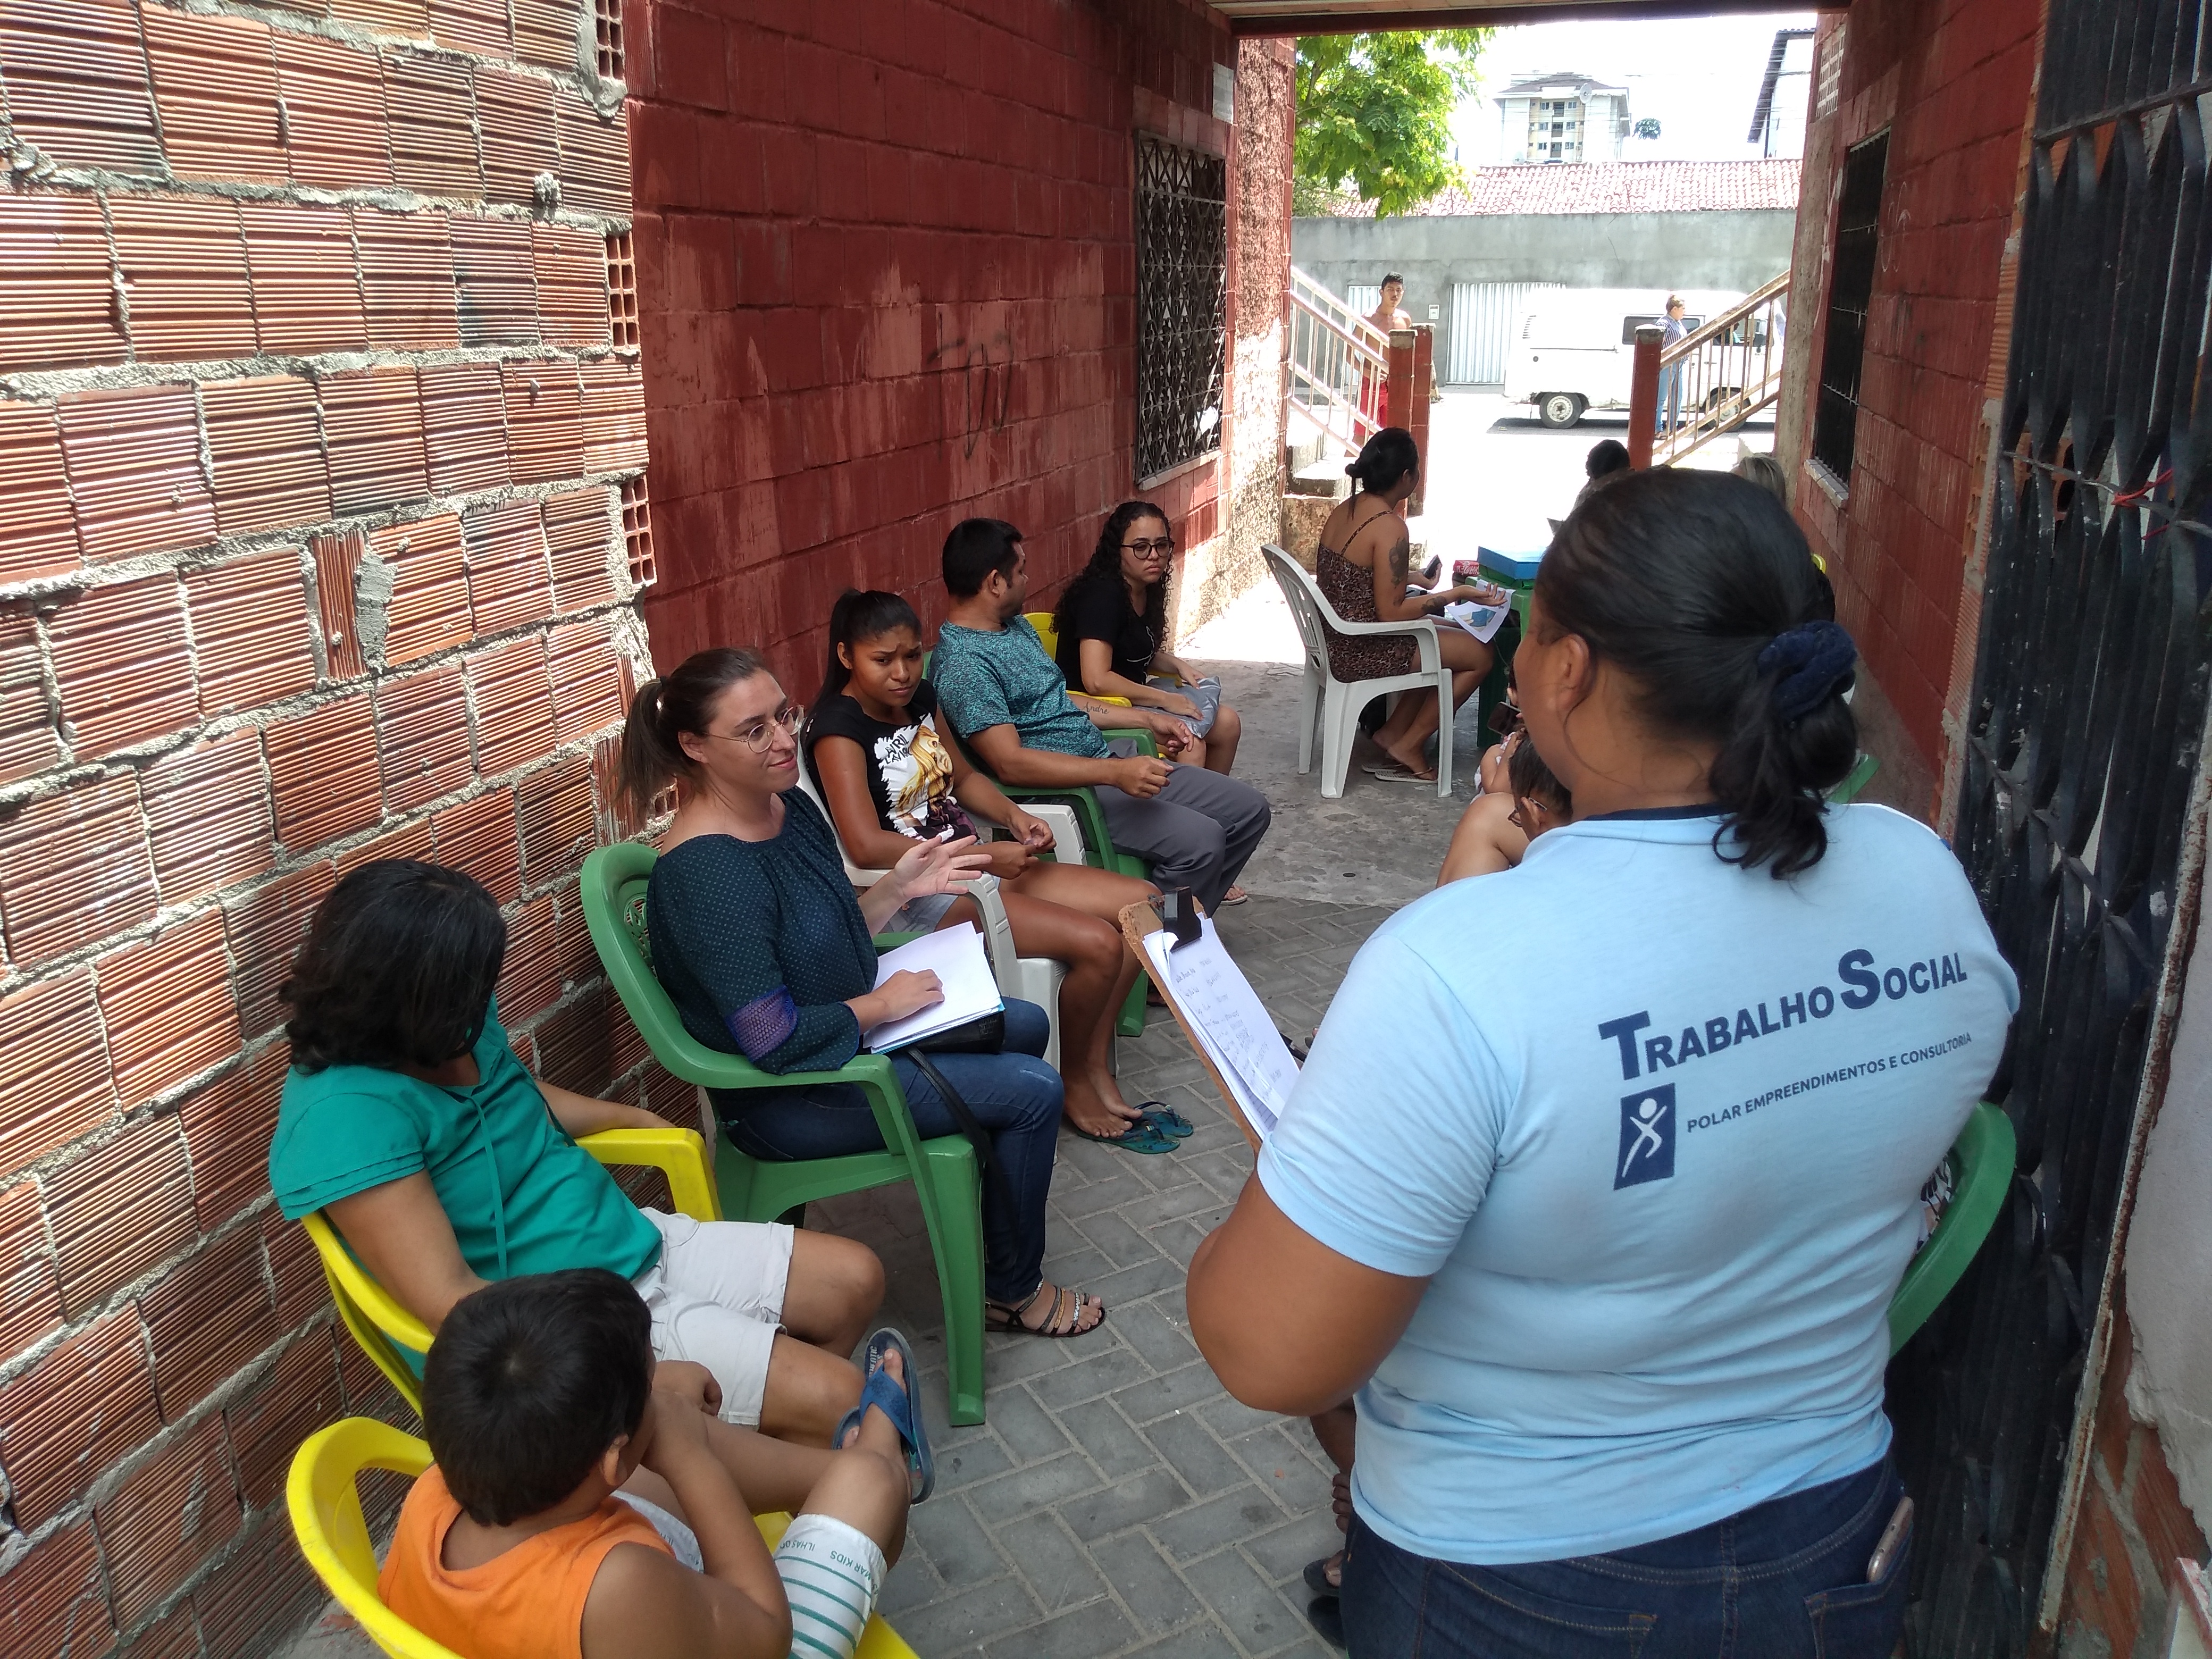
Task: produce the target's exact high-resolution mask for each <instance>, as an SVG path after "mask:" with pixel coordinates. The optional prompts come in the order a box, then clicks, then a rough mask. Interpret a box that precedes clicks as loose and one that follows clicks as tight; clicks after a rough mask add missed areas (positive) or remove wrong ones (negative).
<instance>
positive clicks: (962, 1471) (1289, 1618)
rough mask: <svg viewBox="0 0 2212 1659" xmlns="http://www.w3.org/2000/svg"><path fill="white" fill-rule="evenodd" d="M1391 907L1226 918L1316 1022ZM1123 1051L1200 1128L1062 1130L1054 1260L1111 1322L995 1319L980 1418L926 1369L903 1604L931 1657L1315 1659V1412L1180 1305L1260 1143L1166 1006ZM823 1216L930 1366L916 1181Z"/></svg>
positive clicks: (938, 1317)
mask: <svg viewBox="0 0 2212 1659" xmlns="http://www.w3.org/2000/svg"><path fill="white" fill-rule="evenodd" d="M1388 914H1389V913H1388V911H1387V910H1383V909H1381V908H1372V907H1356V906H1348V905H1339V904H1331V903H1326V902H1316V901H1312V900H1300V899H1288V898H1274V897H1268V896H1260V897H1256V898H1255V899H1254V901H1253V902H1251V903H1250V904H1249V905H1244V906H1240V907H1237V908H1231V909H1230V910H1228V911H1226V912H1225V913H1224V915H1223V917H1222V919H1221V924H1220V925H1221V930H1222V933H1223V936H1224V938H1225V939H1226V940H1227V941H1228V943H1229V945H1230V948H1231V950H1232V951H1234V952H1235V953H1236V954H1237V958H1238V960H1239V961H1240V962H1242V963H1243V964H1244V965H1245V968H1246V969H1247V972H1248V974H1249V977H1250V978H1251V980H1252V981H1253V984H1254V986H1255V988H1257V990H1258V991H1259V993H1260V995H1261V1000H1263V1001H1264V1002H1266V1004H1267V1007H1268V1009H1269V1011H1270V1012H1272V1013H1273V1015H1274V1016H1275V1019H1276V1022H1277V1024H1279V1025H1280V1026H1281V1027H1282V1028H1283V1029H1284V1030H1286V1031H1289V1032H1291V1034H1293V1035H1296V1036H1304V1035H1305V1034H1306V1033H1308V1032H1309V1031H1310V1030H1312V1028H1313V1027H1314V1025H1315V1024H1317V1023H1318V1022H1319V1020H1320V1018H1321V1015H1322V1012H1323V1010H1324V1009H1325V1008H1326V1006H1327V1004H1328V999H1329V996H1330V995H1331V994H1332V993H1333V991H1334V987H1335V985H1336V981H1338V980H1339V979H1340V977H1341V976H1342V975H1343V972H1344V969H1345V968H1346V965H1347V964H1348V963H1350V962H1351V960H1352V952H1353V951H1356V950H1357V949H1358V946H1359V944H1360V941H1361V940H1363V939H1365V938H1366V936H1367V934H1368V933H1370V932H1372V931H1373V929H1374V928H1375V927H1376V925H1377V924H1379V923H1380V922H1381V921H1383V918H1384V917H1385V916H1386V915H1388ZM1121 1073H1122V1077H1123V1087H1124V1089H1125V1091H1128V1092H1129V1093H1130V1094H1131V1097H1132V1098H1140V1099H1160V1100H1165V1101H1167V1102H1169V1103H1170V1104H1172V1105H1174V1106H1176V1108H1177V1109H1180V1110H1181V1111H1182V1112H1183V1113H1184V1114H1185V1115H1187V1116H1188V1117H1189V1118H1190V1120H1191V1121H1192V1122H1193V1123H1194V1124H1195V1125H1197V1126H1198V1127H1197V1133H1195V1134H1194V1135H1193V1136H1192V1137H1191V1139H1189V1140H1188V1141H1187V1142H1186V1143H1184V1146H1183V1147H1182V1150H1181V1151H1180V1152H1176V1153H1175V1154H1172V1155H1169V1156H1164V1157H1159V1158H1139V1157H1133V1156H1131V1155H1130V1154H1128V1153H1125V1152H1115V1151H1113V1150H1112V1149H1110V1148H1108V1147H1104V1146H1096V1145H1093V1144H1092V1143H1091V1142H1088V1141H1085V1140H1081V1139H1077V1138H1076V1137H1074V1136H1073V1135H1069V1134H1063V1135H1062V1136H1061V1139H1060V1167H1059V1169H1058V1170H1057V1172H1056V1173H1055V1175H1054V1181H1053V1193H1052V1200H1051V1205H1050V1209H1049V1217H1050V1220H1049V1224H1048V1241H1049V1242H1048V1249H1047V1255H1046V1261H1045V1271H1046V1273H1048V1275H1049V1276H1050V1277H1051V1278H1053V1279H1055V1280H1058V1281H1060V1282H1062V1283H1068V1284H1078V1285H1083V1286H1084V1287H1085V1289H1088V1290H1092V1291H1097V1292H1098V1293H1099V1294H1100V1295H1102V1296H1103V1297H1105V1298H1106V1301H1107V1304H1108V1306H1109V1315H1108V1320H1107V1324H1106V1327H1105V1328H1104V1329H1103V1330H1102V1331H1100V1332H1098V1333H1097V1334H1095V1335H1093V1336H1091V1337H1087V1338H1084V1339H1081V1340H1071V1341H1066V1342H1053V1341H1046V1340H1040V1339H1037V1338H1033V1337H1017V1336H994V1337H992V1338H990V1339H988V1348H987V1356H986V1364H987V1376H988V1378H989V1395H988V1401H987V1410H988V1413H989V1421H988V1422H987V1424H985V1425H982V1426H981V1427H977V1428H969V1429H958V1430H954V1429H950V1428H948V1427H946V1426H945V1423H944V1419H943V1411H944V1383H943V1376H942V1373H941V1371H939V1370H931V1374H930V1376H929V1381H928V1387H927V1389H926V1391H925V1394H924V1403H925V1407H926V1408H927V1411H928V1413H929V1414H930V1429H931V1435H932V1438H933V1444H934V1445H935V1447H936V1449H937V1461H938V1471H939V1473H938V1494H937V1496H935V1497H934V1498H931V1500H930V1501H929V1502H928V1503H927V1504H923V1505H922V1506H921V1508H920V1509H918V1510H915V1514H914V1520H913V1523H912V1528H911V1531H910V1533H909V1536H908V1545H907V1551H906V1555H905V1557H904V1559H902V1560H901V1561H900V1563H899V1564H898V1566H897V1567H896V1569H895V1570H894V1571H893V1572H892V1574H891V1580H890V1589H889V1591H888V1593H887V1595H886V1596H885V1598H884V1613H885V1614H886V1615H887V1616H888V1617H889V1618H890V1620H891V1622H892V1623H893V1624H894V1625H896V1626H897V1628H898V1631H899V1633H900V1634H901V1635H902V1636H903V1637H905V1638H906V1639H907V1640H908V1642H909V1643H911V1644H913V1646H914V1648H915V1651H916V1652H917V1653H919V1654H921V1655H922V1656H923V1659H956V1656H966V1655H975V1654H984V1655H988V1656H991V1659H1015V1656H1018V1659H1079V1656H1085V1659H1087V1656H1103V1655H1124V1654H1127V1655H1134V1654H1145V1655H1158V1656H1162V1659H1165V1656H1174V1659H1186V1656H1188V1659H1209V1656H1213V1655H1221V1656H1236V1655H1249V1656H1256V1655H1261V1654H1269V1655H1273V1654H1295V1655H1297V1656H1299V1659H1320V1656H1321V1655H1322V1654H1323V1653H1325V1652H1327V1651H1328V1650H1326V1649H1325V1648H1323V1647H1322V1644H1320V1643H1319V1641H1318V1640H1317V1639H1316V1638H1314V1636H1313V1635H1312V1633H1311V1632H1310V1629H1309V1627H1308V1626H1307V1624H1306V1621H1305V1617H1304V1607H1305V1596H1304V1586H1303V1585H1302V1584H1301V1583H1299V1582H1298V1573H1299V1570H1300V1569H1301V1568H1302V1567H1303V1566H1304V1564H1305V1563H1306V1562H1307V1561H1309V1560H1310V1559H1313V1558H1314V1557H1315V1556H1316V1555H1319V1554H1322V1553H1326V1552H1327V1551H1328V1550H1329V1549H1332V1548H1334V1541H1335V1538H1336V1535H1337V1534H1336V1530H1335V1526H1334V1522H1332V1521H1331V1520H1330V1518H1329V1515H1328V1464H1327V1462H1326V1461H1325V1460H1324V1459H1323V1458H1322V1455H1321V1453H1320V1451H1319V1450H1318V1449H1317V1448H1316V1446H1315V1444H1314V1441H1313V1437H1312V1435H1311V1434H1310V1432H1309V1431H1307V1429H1306V1426H1305V1425H1304V1423H1303V1422H1295V1423H1294V1422H1286V1421H1285V1419H1281V1418H1278V1417H1273V1416H1270V1415H1267V1414H1266V1413H1260V1412H1254V1411H1250V1410H1248V1409H1246V1408H1245V1407H1243V1406H1240V1405H1238V1404H1237V1402H1236V1401H1233V1400H1231V1399H1230V1398H1229V1396H1228V1395H1225V1393H1223V1392H1222V1389H1221V1388H1220V1385H1219V1384H1218V1383H1217V1382H1216V1381H1215V1380H1214V1377H1213V1374H1212V1371H1211V1370H1208V1369H1207V1368H1206V1362H1205V1361H1204V1360H1203V1359H1201V1358H1200V1357H1199V1352H1198V1349H1197V1348H1196V1346H1194V1344H1193V1343H1192V1341H1191V1339H1190V1332H1189V1322H1188V1318H1187V1316H1185V1313H1184V1310H1183V1291H1182V1286H1183V1272H1184V1268H1185V1267H1186V1266H1187V1265H1188V1262H1189V1260H1190V1255H1191V1252H1192V1251H1193V1250H1194V1249H1196V1248H1197V1245H1198V1241H1199V1240H1200V1238H1202V1237H1205V1236H1206V1232H1207V1231H1209V1230H1211V1229H1212V1227H1213V1226H1214V1225H1217V1224H1218V1222H1219V1221H1220V1220H1221V1219H1222V1218H1224V1217H1225V1215H1226V1214H1227V1213H1228V1211H1229V1206H1230V1205H1231V1202H1233V1200H1235V1198H1236V1195H1237V1190H1238V1189H1239V1188H1241V1187H1242V1186H1243V1182H1244V1178H1245V1176H1247V1175H1249V1173H1250V1172H1251V1168H1252V1155H1251V1152H1250V1150H1249V1146H1247V1144H1246V1142H1245V1139H1244V1137H1243V1133H1242V1132H1241V1131H1240V1130H1239V1129H1238V1128H1237V1126H1236V1124H1235V1123H1234V1122H1233V1121H1231V1117H1230V1115H1229V1110H1228V1108H1227V1107H1226V1106H1225V1104H1224V1103H1222V1101H1221V1100H1220V1098H1219V1097H1218V1095H1217V1094H1216V1092H1215V1091H1214V1089H1213V1087H1212V1084H1211V1083H1210V1082H1208V1081H1207V1080H1206V1078H1205V1076H1204V1073H1202V1072H1201V1071H1200V1066H1199V1063H1198V1061H1197V1060H1196V1059H1195V1058H1194V1056H1193V1055H1192V1054H1191V1052H1190V1049H1189V1047H1188V1044H1187V1043H1186V1042H1185V1041H1184V1039H1183V1037H1182V1033H1181V1032H1180V1031H1179V1030H1176V1027H1175V1025H1174V1024H1173V1023H1172V1022H1171V1021H1169V1020H1167V1019H1166V1018H1165V1017H1164V1015H1162V1014H1160V1013H1159V1012H1158V1011H1157V1010H1155V1011H1154V1018H1153V1020H1152V1024H1151V1025H1150V1026H1149V1027H1148V1028H1147V1029H1146V1032H1145V1035H1144V1036H1142V1037H1139V1038H1135V1039H1125V1040H1124V1041H1123V1042H1122V1044H1121ZM809 1219H810V1221H811V1223H813V1224H814V1225H821V1226H824V1227H829V1228H831V1229H833V1230H834V1231H838V1232H842V1233H847V1234H849V1235H851V1236H853V1237H859V1238H862V1239H865V1240H866V1241H867V1242H868V1243H871V1244H872V1245H874V1246H875V1248H876V1249H877V1250H878V1252H879V1253H880V1254H881V1255H883V1257H884V1261H885V1263H886V1264H887V1265H888V1266H889V1267H890V1281H891V1282H890V1309H889V1315H890V1317H893V1318H895V1319H896V1320H898V1321H899V1322H902V1324H903V1325H905V1327H906V1328H908V1330H909V1331H912V1332H915V1333H918V1334H920V1335H921V1347H920V1352H921V1357H922V1360H923V1364H924V1365H925V1367H930V1366H931V1365H932V1364H933V1361H936V1360H938V1359H939V1357H940V1356H941V1355H942V1352H943V1343H942V1340H941V1335H940V1331H941V1326H942V1318H943V1316H942V1313H941V1310H940V1308H939V1303H938V1299H937V1284H936V1279H935V1275H934V1274H933V1272H932V1270H931V1268H930V1266H929V1258H928V1255H927V1245H926V1243H925V1242H924V1241H923V1239H922V1237H921V1234H920V1231H919V1230H920V1225H921V1223H920V1217H919V1214H918V1212H917V1211H916V1210H915V1205H914V1200H913V1196H912V1194H910V1193H909V1192H908V1191H907V1190H906V1189H904V1188H886V1189H884V1190H883V1191H881V1192H879V1193H875V1194H865V1195H862V1196H860V1197H857V1198H854V1199H847V1200H838V1201H836V1202H835V1203H830V1204H823V1205H821V1206H817V1211H816V1212H813V1213H811V1214H810V1217H809Z"/></svg>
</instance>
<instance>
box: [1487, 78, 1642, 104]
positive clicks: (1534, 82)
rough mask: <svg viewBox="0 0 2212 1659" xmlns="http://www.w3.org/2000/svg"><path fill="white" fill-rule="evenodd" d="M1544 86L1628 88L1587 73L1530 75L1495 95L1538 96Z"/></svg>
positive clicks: (1500, 96)
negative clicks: (1597, 78)
mask: <svg viewBox="0 0 2212 1659" xmlns="http://www.w3.org/2000/svg"><path fill="white" fill-rule="evenodd" d="M1546 87H1576V88H1583V89H1584V90H1587V91H1590V92H1626V91H1627V90H1628V88H1626V87H1616V86H1613V85H1611V84H1610V83H1608V82H1604V81H1599V80H1595V79H1594V78H1592V77H1591V76H1587V75H1532V76H1529V77H1528V79H1526V80H1522V81H1516V82H1514V83H1513V84H1512V85H1511V86H1510V87H1508V88H1505V90H1504V91H1503V92H1501V93H1498V94H1496V95H1497V96H1498V97H1499V98H1516V97H1519V96H1522V94H1527V95H1528V96H1529V97H1538V96H1541V94H1542V91H1543V88H1546Z"/></svg>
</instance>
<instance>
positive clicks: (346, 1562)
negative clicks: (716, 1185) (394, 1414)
mask: <svg viewBox="0 0 2212 1659" xmlns="http://www.w3.org/2000/svg"><path fill="white" fill-rule="evenodd" d="M621 1133H629V1132H628V1131H623V1132H621ZM643 1133H653V1132H652V1131H650V1130H647V1131H644V1132H643ZM429 1466H430V1448H429V1446H428V1444H427V1443H424V1442H422V1441H421V1440H418V1439H417V1438H416V1437H415V1436H413V1435H411V1434H407V1433H404V1432H403V1431H400V1430H398V1429H395V1428H393V1427H392V1425H390V1424H388V1423H380V1422H378V1421H377V1420H376V1419H374V1418H373V1417H348V1418H343V1419H339V1420H338V1421H337V1422H336V1423H333V1424H331V1426H330V1427H328V1428H327V1429H324V1430H322V1431H319V1432H318V1433H315V1434H312V1435H309V1436H308V1437H307V1439H306V1440H304V1441H302V1442H301V1444H300V1449H299V1450H298V1451H296V1452H295V1453H294V1454H293V1455H292V1473H291V1475H290V1477H289V1479H288V1480H286V1482H285V1485H284V1503H285V1507H286V1508H287V1509H288V1510H289V1511H290V1512H291V1516H292V1535H293V1536H294V1537H295V1538H296V1539H298V1540H299V1541H300V1553H301V1554H302V1555H304V1556H306V1557H307V1565H309V1566H311V1567H313V1569H314V1570H315V1577H318V1578H319V1579H321V1580H322V1581H323V1587H324V1588H325V1589H327V1590H329V1591H330V1593H331V1595H334V1596H336V1597H337V1601H338V1605H339V1606H340V1607H343V1608H344V1609H345V1610H346V1611H347V1612H348V1613H351V1614H352V1615H353V1616H354V1618H355V1619H356V1620H357V1621H358V1622H359V1623H360V1625H361V1627H362V1630H364V1631H366V1632H368V1638H369V1640H371V1641H372V1642H374V1643H375V1644H376V1645H377V1646H378V1647H380V1648H381V1649H382V1650H384V1651H385V1652H386V1653H388V1654H390V1655H391V1656H392V1659H461V1656H460V1655H459V1654H457V1653H455V1652H454V1651H453V1650H452V1649H451V1648H448V1647H446V1646H443V1645H442V1644H439V1643H436V1642H434V1641H432V1640H431V1639H430V1638H428V1637H427V1636H425V1635H423V1634H422V1632H421V1631H419V1630H416V1628H415V1627H414V1626H412V1625H410V1624H409V1623H407V1621H406V1620H404V1619H401V1618H400V1617H399V1616H398V1614H396V1613H393V1612H392V1609H391V1608H389V1607H386V1606H385V1605H384V1603H383V1601H382V1600H380V1598H379V1597H378V1595H377V1593H376V1550H375V1547H374V1546H373V1545H372V1544H371V1543H370V1542H369V1538H368V1520H367V1518H366V1517H365V1516H363V1515H362V1510H361V1492H360V1489H359V1488H358V1487H357V1486H356V1485H355V1484H354V1483H355V1480H356V1478H357V1477H358V1476H359V1475H360V1474H361V1472H362V1470H363V1469H391V1470H392V1471H394V1472H395V1473H397V1474H404V1475H406V1476H407V1477H408V1478H409V1479H410V1480H412V1479H413V1478H414V1477H415V1476H416V1475H418V1474H422V1471H423V1470H424V1469H426V1468H428V1467H429ZM753 1524H754V1525H756V1526H757V1527H758V1528H760V1532H761V1536H762V1537H763V1539H765V1540H766V1541H768V1547H769V1548H770V1549H774V1548H775V1545H776V1541H777V1540H778V1539H780V1538H781V1537H782V1536H783V1529H784V1528H786V1527H787V1526H789V1525H790V1524H791V1517H790V1516H784V1515H762V1516H755V1517H754V1518H753ZM856 1659H915V1651H914V1650H913V1649H912V1648H910V1647H908V1645H907V1644H905V1643H904V1642H902V1641H901V1640H900V1639H899V1638H898V1634H897V1632H895V1631H893V1630H892V1629H891V1627H890V1626H889V1625H886V1624H885V1623H884V1621H883V1620H881V1619H880V1618H873V1619H870V1620H868V1627H867V1629H866V1630H865V1631H863V1632H861V1634H860V1648H859V1650H858V1651H857V1655H856Z"/></svg>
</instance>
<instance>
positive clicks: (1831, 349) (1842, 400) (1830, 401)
mask: <svg viewBox="0 0 2212 1659" xmlns="http://www.w3.org/2000/svg"><path fill="white" fill-rule="evenodd" d="M1888 166H1889V135H1888V134H1887V133H1886V132H1885V133H1881V134H1880V135H1878V136H1877V137H1872V138H1869V139H1868V140H1867V141H1866V142H1865V143H1863V144H1854V145H1853V146H1852V147H1851V149H1850V153H1849V154H1848V155H1845V156H1844V194H1843V200H1842V201H1841V202H1840V203H1838V205H1837V208H1836V246H1835V253H1834V257H1833V258H1831V259H1830V260H1829V262H1828V270H1829V276H1828V330H1827V335H1826V343H1824V344H1823V345H1822V347H1821V349H1820V400H1819V402H1818V404H1816V405H1815V406H1814V415H1813V459H1814V460H1816V461H1818V462H1820V465H1822V466H1824V467H1826V469H1827V470H1828V472H1829V475H1830V476H1831V477H1833V478H1834V479H1835V481H1836V482H1837V483H1839V484H1843V485H1844V486H1846V487H1848V486H1849V485H1850V481H1851V458H1852V456H1853V454H1854V453H1856V451H1857V445H1858V429H1859V366H1860V362H1861V361H1862V359H1863V356H1864V355H1865V350H1866V319H1867V302H1868V301H1869V298H1870V297H1871V296H1872V295H1873V293H1874V270H1875V247H1876V241H1877V231H1876V226H1877V225H1878V223H1879V222H1880V220H1881V184H1882V177H1883V175H1884V173H1886V172H1887V170H1888Z"/></svg>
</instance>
